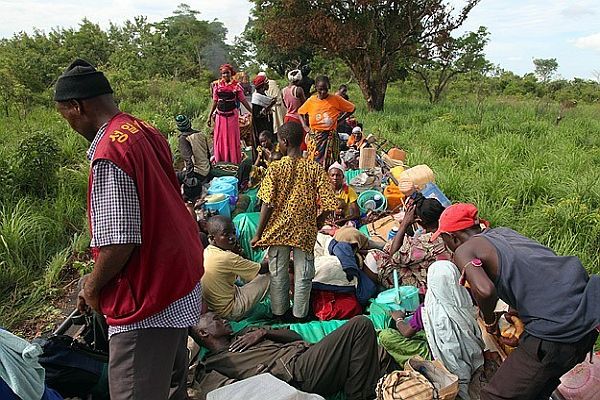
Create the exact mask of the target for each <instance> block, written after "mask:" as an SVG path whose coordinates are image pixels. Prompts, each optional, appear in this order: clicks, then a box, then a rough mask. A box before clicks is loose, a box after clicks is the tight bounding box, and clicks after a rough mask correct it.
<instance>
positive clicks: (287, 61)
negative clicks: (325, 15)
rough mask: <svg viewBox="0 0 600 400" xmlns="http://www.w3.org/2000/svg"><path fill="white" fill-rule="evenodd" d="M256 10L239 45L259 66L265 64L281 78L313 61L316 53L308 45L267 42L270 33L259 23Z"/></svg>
mask: <svg viewBox="0 0 600 400" xmlns="http://www.w3.org/2000/svg"><path fill="white" fill-rule="evenodd" d="M256 10H257V8H254V9H253V11H252V14H253V17H252V18H250V20H249V21H248V23H247V24H246V28H245V29H244V33H243V34H242V36H241V37H240V38H239V43H238V45H239V46H240V47H242V48H246V49H249V50H250V51H251V52H252V53H253V54H254V59H255V61H256V62H257V63H258V64H265V65H267V66H269V67H270V68H271V69H273V70H274V71H275V72H277V73H278V74H279V75H280V76H284V75H285V73H286V72H287V71H290V70H292V69H296V68H299V67H300V66H302V65H307V64H309V63H310V62H311V61H312V60H313V58H314V55H315V54H314V53H315V51H314V50H313V48H312V47H311V45H310V44H308V43H307V44H300V43H298V44H296V45H294V46H288V47H281V46H277V45H273V44H272V43H271V41H269V40H267V39H268V33H267V32H266V31H265V30H264V27H263V25H262V24H260V23H259V22H258V21H260V18H261V17H260V16H255V12H256Z"/></svg>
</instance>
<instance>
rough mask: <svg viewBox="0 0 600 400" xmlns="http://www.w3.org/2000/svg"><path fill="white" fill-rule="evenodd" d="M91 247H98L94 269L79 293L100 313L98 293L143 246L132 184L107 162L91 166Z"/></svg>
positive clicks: (118, 169)
mask: <svg viewBox="0 0 600 400" xmlns="http://www.w3.org/2000/svg"><path fill="white" fill-rule="evenodd" d="M90 207H91V227H92V241H91V246H92V247H97V248H99V253H98V256H97V259H96V262H95V266H94V269H93V271H92V273H91V274H90V276H89V277H88V279H87V280H86V282H85V285H84V287H83V290H82V292H81V293H80V295H81V297H82V299H83V301H84V304H82V305H81V308H85V305H86V304H87V305H88V306H90V307H91V308H93V309H94V310H96V311H100V310H99V301H100V293H101V292H102V289H103V288H104V287H105V286H106V284H107V283H108V282H110V280H111V279H113V278H114V277H115V276H117V274H118V273H119V272H120V271H121V270H122V269H123V268H124V267H125V265H126V264H127V262H128V261H129V258H130V257H131V253H132V252H133V251H134V249H135V246H136V245H139V244H141V243H142V234H141V213H140V208H139V207H140V205H139V199H138V196H137V189H136V187H135V183H134V182H133V180H132V179H131V177H129V175H127V174H126V173H125V172H124V171H123V170H121V169H120V168H118V167H117V166H116V165H115V164H113V163H112V162H110V161H108V160H98V161H96V162H95V163H94V164H93V166H92V188H91V196H90Z"/></svg>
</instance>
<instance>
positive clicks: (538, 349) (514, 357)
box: [481, 330, 598, 400]
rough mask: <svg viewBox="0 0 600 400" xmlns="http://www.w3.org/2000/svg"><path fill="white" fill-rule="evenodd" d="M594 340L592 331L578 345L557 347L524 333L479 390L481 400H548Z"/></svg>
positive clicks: (554, 343) (560, 344) (555, 344)
mask: <svg viewBox="0 0 600 400" xmlns="http://www.w3.org/2000/svg"><path fill="white" fill-rule="evenodd" d="M597 337H598V331H596V330H593V331H592V332H590V333H589V334H588V335H587V336H585V337H584V338H583V339H582V340H580V341H579V342H576V343H557V342H550V341H547V340H542V339H539V338H537V337H535V336H531V335H529V334H527V333H525V334H524V336H523V337H522V338H521V340H520V342H519V347H517V349H516V350H515V351H513V352H512V353H511V355H510V356H508V358H507V359H506V361H504V363H502V366H501V367H500V369H498V371H497V372H496V374H495V375H494V377H493V378H492V380H491V381H490V383H488V384H487V385H486V386H485V387H484V388H483V389H482V391H481V400H500V399H502V400H506V399H511V400H512V399H514V400H541V399H543V400H548V399H549V398H550V395H551V394H552V392H553V391H554V390H556V388H557V387H558V385H559V384H560V377H561V376H563V375H564V374H565V373H567V372H568V371H570V370H571V369H572V368H573V367H574V366H576V365H577V364H579V363H581V362H582V361H583V360H584V359H585V357H586V355H587V354H588V353H589V352H590V350H591V349H592V346H593V345H594V343H595V342H596V338H597Z"/></svg>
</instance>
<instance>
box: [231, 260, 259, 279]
mask: <svg viewBox="0 0 600 400" xmlns="http://www.w3.org/2000/svg"><path fill="white" fill-rule="evenodd" d="M231 264H232V272H234V273H235V274H236V275H237V276H239V277H240V278H242V279H243V280H244V281H245V282H250V281H252V280H253V279H254V278H256V277H257V276H258V273H259V271H260V268H261V265H260V264H259V263H257V262H254V261H252V260H248V259H246V258H244V257H242V256H240V255H235V256H233V258H232V260H231Z"/></svg>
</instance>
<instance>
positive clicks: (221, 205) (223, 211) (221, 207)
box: [204, 198, 231, 218]
mask: <svg viewBox="0 0 600 400" xmlns="http://www.w3.org/2000/svg"><path fill="white" fill-rule="evenodd" d="M204 209H206V210H214V211H216V212H217V213H218V214H219V215H222V216H224V217H227V218H231V207H230V206H229V198H226V199H225V200H221V201H218V202H216V203H204Z"/></svg>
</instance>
